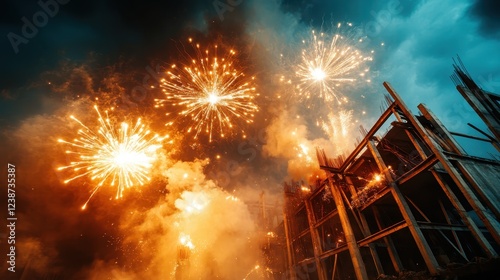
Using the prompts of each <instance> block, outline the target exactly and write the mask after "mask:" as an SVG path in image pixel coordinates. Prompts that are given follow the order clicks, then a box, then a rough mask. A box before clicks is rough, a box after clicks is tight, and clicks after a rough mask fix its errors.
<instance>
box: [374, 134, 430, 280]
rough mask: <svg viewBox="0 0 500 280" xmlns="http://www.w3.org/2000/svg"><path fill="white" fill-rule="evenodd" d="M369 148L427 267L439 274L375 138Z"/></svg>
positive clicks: (428, 248)
mask: <svg viewBox="0 0 500 280" xmlns="http://www.w3.org/2000/svg"><path fill="white" fill-rule="evenodd" d="M368 148H369V150H370V152H371V153H372V155H373V157H374V159H375V162H376V163H377V165H378V168H379V169H380V170H381V172H382V173H384V176H385V179H386V180H387V182H389V184H390V188H391V193H392V195H393V197H394V200H395V201H396V204H397V205H398V207H399V210H400V211H401V214H402V215H403V217H404V219H405V221H406V223H407V224H408V229H409V230H410V233H411V235H412V236H413V239H414V240H415V243H416V244H417V247H418V249H419V251H420V254H422V257H423V258H424V261H425V264H426V265H427V269H428V270H429V272H430V273H431V274H433V275H436V274H438V268H439V264H438V262H437V260H436V257H435V256H434V254H433V253H432V250H431V248H430V246H429V244H428V243H427V240H426V239H425V237H424V234H423V233H422V231H421V230H420V227H419V226H418V224H417V221H416V219H415V217H414V216H413V213H412V212H411V210H410V207H409V206H408V203H407V202H406V200H405V199H404V197H403V194H402V193H401V191H400V190H399V187H398V186H397V185H396V183H394V181H393V179H392V175H391V173H390V171H389V169H388V168H387V166H386V165H385V163H384V161H383V159H382V156H381V155H380V153H379V151H378V149H377V147H376V146H375V144H374V143H373V140H370V141H369V142H368Z"/></svg>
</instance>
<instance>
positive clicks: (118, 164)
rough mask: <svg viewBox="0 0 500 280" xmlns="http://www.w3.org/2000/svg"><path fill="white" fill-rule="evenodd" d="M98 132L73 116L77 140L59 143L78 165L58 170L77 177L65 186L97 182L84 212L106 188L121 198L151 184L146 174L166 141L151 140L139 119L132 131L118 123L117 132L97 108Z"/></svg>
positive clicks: (70, 165) (148, 132) (74, 163)
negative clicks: (82, 180) (85, 179)
mask: <svg viewBox="0 0 500 280" xmlns="http://www.w3.org/2000/svg"><path fill="white" fill-rule="evenodd" d="M94 109H95V110H96V112H97V114H98V116H99V117H98V122H99V128H98V130H97V131H94V130H92V129H90V128H89V127H87V126H86V125H84V124H83V123H82V122H81V121H79V120H78V119H77V118H75V117H74V116H71V119H72V120H74V121H76V122H77V123H78V124H80V126H81V128H80V129H79V130H78V135H79V137H78V138H76V139H74V140H73V141H72V142H68V141H65V140H63V139H59V140H58V142H60V143H65V144H68V145H70V146H71V147H72V148H73V149H72V150H68V151H66V153H68V154H74V155H76V156H78V159H79V160H78V161H74V162H71V163H70V164H69V165H68V166H63V167H60V168H58V170H64V169H73V171H74V172H75V173H78V175H76V176H74V177H72V178H70V179H67V180H66V181H64V183H68V182H70V181H73V180H75V179H78V178H80V177H84V176H89V177H90V179H92V180H96V181H97V186H96V187H95V188H94V189H93V191H92V193H91V195H90V197H89V198H88V199H87V201H86V202H85V204H84V205H83V207H82V209H85V208H86V206H87V203H88V202H89V200H90V199H91V198H92V196H93V195H94V194H95V193H96V192H97V191H98V190H99V189H100V188H101V187H102V186H103V185H105V184H109V185H111V186H116V187H117V192H116V198H117V199H118V198H121V197H122V195H123V191H124V189H125V188H130V187H132V186H135V185H143V184H144V183H145V182H147V181H149V180H150V177H149V172H150V168H151V166H152V163H153V161H154V160H155V158H156V157H155V152H156V151H157V150H158V149H159V148H160V147H161V144H160V143H161V141H163V140H164V139H165V138H166V137H160V136H158V135H154V136H150V134H151V132H150V131H149V130H147V129H146V128H145V125H144V124H142V123H141V119H138V120H137V122H136V124H135V125H134V126H133V127H131V128H130V127H129V125H128V124H127V123H121V125H120V127H119V128H118V129H117V128H115V127H114V126H113V124H112V123H111V121H110V120H109V117H108V113H107V111H106V118H103V116H102V115H101V113H100V112H99V109H98V108H97V106H94Z"/></svg>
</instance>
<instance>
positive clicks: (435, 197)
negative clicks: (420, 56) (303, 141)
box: [280, 66, 500, 280]
mask: <svg viewBox="0 0 500 280" xmlns="http://www.w3.org/2000/svg"><path fill="white" fill-rule="evenodd" d="M452 78H453V80H454V81H455V83H456V84H457V89H458V91H459V92H460V93H461V94H462V95H463V97H464V98H465V99H466V100H467V102H468V103H469V104H470V105H471V106H472V108H474V110H475V111H476V112H477V113H478V115H479V116H480V117H481V118H482V120H483V121H484V122H485V123H486V125H487V126H488V128H489V130H490V132H491V134H492V135H490V134H489V133H486V132H484V131H480V130H479V129H478V131H479V132H480V133H482V134H483V135H484V137H477V136H470V135H466V134H462V133H455V132H451V131H449V130H448V129H447V128H446V127H445V126H444V125H443V124H442V123H441V122H440V120H439V119H437V118H436V116H435V115H434V114H433V113H432V112H431V111H430V110H429V109H428V108H427V107H426V106H425V105H424V104H420V105H419V106H418V109H419V111H420V114H419V115H414V114H413V113H412V112H411V111H410V109H409V108H408V107H407V106H406V105H405V103H404V101H403V100H402V99H401V97H400V95H399V94H398V93H397V92H396V90H395V89H393V88H392V86H391V85H390V84H389V83H384V87H385V89H386V90H387V92H388V93H389V94H388V95H387V97H386V99H387V107H386V108H385V110H384V111H383V113H382V115H381V116H380V118H379V119H378V120H377V121H376V123H375V125H374V126H373V127H372V128H371V129H370V130H369V131H365V133H364V134H365V135H363V136H364V138H363V139H360V141H359V144H358V145H357V147H356V148H355V149H354V151H353V152H352V153H351V154H350V155H349V156H346V157H344V158H342V159H339V158H337V159H331V158H328V157H327V156H326V154H325V153H324V152H323V151H322V150H318V151H317V157H318V161H319V163H320V168H321V169H323V170H324V171H325V172H326V174H327V178H326V179H324V180H321V181H318V183H317V184H316V185H314V186H309V185H303V184H300V183H294V182H292V183H286V184H285V186H284V187H285V189H284V191H285V203H284V211H283V212H284V222H283V231H284V232H283V235H284V238H283V239H282V241H281V243H282V244H283V247H285V246H286V257H285V259H286V262H283V265H282V269H283V271H282V273H283V274H282V275H281V276H280V277H281V278H282V279H321V280H324V279H358V280H365V279H434V278H438V279H489V278H487V275H490V274H491V273H492V272H494V271H496V272H497V273H498V272H499V270H500V269H499V267H500V261H499V257H498V255H499V254H500V245H499V244H500V222H499V221H500V161H498V158H496V159H495V158H493V159H486V158H481V157H476V156H471V155H468V154H467V153H466V152H465V150H464V149H463V148H462V147H461V146H460V145H459V144H458V141H457V140H458V137H465V138H468V139H472V140H474V141H475V142H477V144H478V145H477V146H479V145H481V146H484V145H492V146H493V147H494V148H496V149H497V150H499V151H500V145H499V141H500V106H499V103H498V101H499V100H500V96H499V95H496V94H493V93H490V92H486V91H484V90H482V89H481V88H480V87H479V86H477V85H476V84H475V83H474V81H473V80H472V79H471V78H470V76H469V75H468V74H467V72H466V71H465V69H464V68H463V66H462V67H460V66H455V73H454V75H453V77H452ZM381 130H384V131H386V132H385V133H384V134H383V136H376V135H378V133H379V131H381ZM388 275H395V276H394V277H393V276H388ZM391 277H393V278H391ZM467 277H469V278H467Z"/></svg>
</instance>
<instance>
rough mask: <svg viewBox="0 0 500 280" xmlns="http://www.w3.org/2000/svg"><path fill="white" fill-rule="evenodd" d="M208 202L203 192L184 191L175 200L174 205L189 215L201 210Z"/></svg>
mask: <svg viewBox="0 0 500 280" xmlns="http://www.w3.org/2000/svg"><path fill="white" fill-rule="evenodd" d="M209 202H210V199H209V197H208V195H207V194H206V193H204V192H189V191H186V192H183V193H182V195H181V198H179V199H177V200H176V201H175V206H176V207H177V208H178V209H180V210H182V211H183V212H184V213H186V214H188V215H189V214H194V213H200V212H202V211H203V210H204V209H205V207H206V206H207V205H208V203H209Z"/></svg>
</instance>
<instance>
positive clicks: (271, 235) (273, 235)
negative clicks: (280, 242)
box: [266, 231, 276, 238]
mask: <svg viewBox="0 0 500 280" xmlns="http://www.w3.org/2000/svg"><path fill="white" fill-rule="evenodd" d="M266 235H267V236H268V237H271V238H274V237H276V233H274V232H272V231H269V232H267V234H266Z"/></svg>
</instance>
